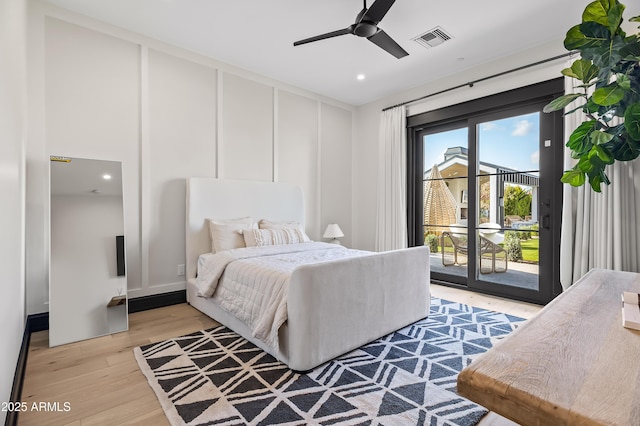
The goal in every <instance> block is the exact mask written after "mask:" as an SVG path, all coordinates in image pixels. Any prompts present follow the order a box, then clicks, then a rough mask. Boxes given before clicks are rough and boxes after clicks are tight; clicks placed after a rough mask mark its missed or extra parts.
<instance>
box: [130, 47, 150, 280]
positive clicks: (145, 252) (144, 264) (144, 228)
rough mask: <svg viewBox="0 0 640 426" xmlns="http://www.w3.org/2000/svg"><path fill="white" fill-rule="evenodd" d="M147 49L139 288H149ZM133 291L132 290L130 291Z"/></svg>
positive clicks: (143, 53)
mask: <svg viewBox="0 0 640 426" xmlns="http://www.w3.org/2000/svg"><path fill="white" fill-rule="evenodd" d="M149 138H150V136H149V48H148V47H147V46H145V45H140V166H139V167H140V286H141V289H142V290H143V291H144V290H147V289H148V288H149V235H150V229H149V221H148V220H147V218H148V215H149V213H150V211H151V208H150V199H149V197H148V196H146V195H147V194H149V187H150V182H149V181H150V179H151V177H150V172H151V164H150V158H149V156H148V155H145V154H146V153H147V152H149V147H150V144H151V143H150V140H149ZM125 209H126V206H125ZM132 290H133V289H132Z"/></svg>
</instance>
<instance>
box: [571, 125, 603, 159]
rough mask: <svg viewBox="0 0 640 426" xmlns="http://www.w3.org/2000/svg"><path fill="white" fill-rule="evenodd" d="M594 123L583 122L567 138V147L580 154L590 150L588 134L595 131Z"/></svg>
mask: <svg viewBox="0 0 640 426" xmlns="http://www.w3.org/2000/svg"><path fill="white" fill-rule="evenodd" d="M595 128H596V122H595V121H585V122H584V123H582V124H580V125H579V126H578V127H577V128H576V129H575V130H574V131H573V133H571V136H569V141H567V146H568V147H569V148H570V149H571V150H572V151H575V152H577V153H582V152H585V151H588V150H589V149H591V146H590V145H591V142H590V139H589V134H590V133H591V132H593V131H595Z"/></svg>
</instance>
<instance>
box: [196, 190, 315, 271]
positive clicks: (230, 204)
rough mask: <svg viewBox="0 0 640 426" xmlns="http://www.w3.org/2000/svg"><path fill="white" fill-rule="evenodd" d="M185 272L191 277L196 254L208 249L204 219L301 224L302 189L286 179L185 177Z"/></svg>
mask: <svg viewBox="0 0 640 426" xmlns="http://www.w3.org/2000/svg"><path fill="white" fill-rule="evenodd" d="M186 202H187V203H186V241H185V243H186V252H187V253H186V256H187V259H186V262H187V264H186V272H187V279H192V278H195V276H196V266H197V263H198V256H200V255H201V254H204V253H209V252H210V251H211V240H210V237H209V229H208V224H207V219H209V218H213V219H233V218H238V217H245V216H251V217H252V218H253V219H254V220H256V221H258V220H260V219H268V220H272V221H297V222H300V223H302V224H303V226H304V198H303V194H302V189H300V187H299V186H297V185H294V184H290V183H280V182H278V183H273V182H256V181H249V180H230V179H215V178H189V179H187V200H186Z"/></svg>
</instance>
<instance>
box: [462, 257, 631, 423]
mask: <svg viewBox="0 0 640 426" xmlns="http://www.w3.org/2000/svg"><path fill="white" fill-rule="evenodd" d="M623 291H632V292H635V293H640V275H639V274H635V273H630V272H615V271H608V270H601V269H595V270H592V271H590V272H589V273H588V274H586V275H585V276H584V277H582V279H580V280H579V281H578V282H577V283H575V284H574V285H573V286H572V287H571V288H570V289H569V290H567V291H565V292H564V293H563V294H562V295H560V296H559V297H557V298H556V299H555V300H554V301H552V302H551V303H550V304H549V305H547V306H546V307H545V308H544V309H542V310H541V311H540V313H539V314H538V315H536V316H535V317H534V318H532V319H530V320H529V321H527V322H526V323H525V324H524V325H523V326H521V327H520V328H519V329H518V330H516V331H514V332H513V333H512V334H511V335H510V336H508V337H507V338H505V339H504V340H503V341H501V342H499V343H498V344H497V345H496V346H494V347H493V348H492V349H490V350H489V351H487V352H486V353H484V354H482V355H480V356H479V357H478V358H477V359H476V360H475V361H473V362H472V363H471V365H469V366H468V367H467V368H465V369H464V370H462V372H461V373H460V374H459V375H458V392H459V393H460V394H461V395H463V396H465V397H467V398H469V399H471V400H472V401H475V402H477V403H478V404H481V405H483V406H485V407H486V408H488V409H489V410H491V411H494V412H496V413H498V414H500V415H502V416H504V417H507V418H509V419H511V420H513V421H515V422H517V423H520V424H522V425H577V424H580V425H599V424H610V425H638V424H640V331H636V330H630V329H627V328H624V327H622V309H621V293H622V292H623Z"/></svg>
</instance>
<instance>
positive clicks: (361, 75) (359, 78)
mask: <svg viewBox="0 0 640 426" xmlns="http://www.w3.org/2000/svg"><path fill="white" fill-rule="evenodd" d="M356 78H357V79H358V80H364V79H365V75H364V74H358V76H357V77H356Z"/></svg>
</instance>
